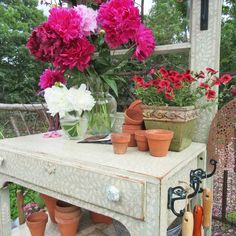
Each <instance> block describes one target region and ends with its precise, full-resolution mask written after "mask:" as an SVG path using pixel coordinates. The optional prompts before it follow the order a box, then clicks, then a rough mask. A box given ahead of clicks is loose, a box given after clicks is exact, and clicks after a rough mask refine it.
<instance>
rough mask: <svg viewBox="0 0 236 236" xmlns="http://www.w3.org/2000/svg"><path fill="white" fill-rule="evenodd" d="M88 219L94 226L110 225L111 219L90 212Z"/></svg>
mask: <svg viewBox="0 0 236 236" xmlns="http://www.w3.org/2000/svg"><path fill="white" fill-rule="evenodd" d="M90 218H91V220H92V222H93V223H94V224H99V223H100V224H107V225H109V224H111V223H112V218H111V217H109V216H104V215H102V214H98V213H96V212H90Z"/></svg>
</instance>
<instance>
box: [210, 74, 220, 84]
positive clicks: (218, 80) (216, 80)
mask: <svg viewBox="0 0 236 236" xmlns="http://www.w3.org/2000/svg"><path fill="white" fill-rule="evenodd" d="M212 82H213V83H214V85H221V81H220V78H219V77H216V76H214V77H213V78H212Z"/></svg>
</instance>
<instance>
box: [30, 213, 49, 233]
mask: <svg viewBox="0 0 236 236" xmlns="http://www.w3.org/2000/svg"><path fill="white" fill-rule="evenodd" d="M47 222H48V215H47V213H45V212H44V211H40V212H34V213H32V214H31V215H30V216H28V217H27V219H26V224H27V226H28V228H29V230H30V233H31V236H44V233H45V229H46V224H47Z"/></svg>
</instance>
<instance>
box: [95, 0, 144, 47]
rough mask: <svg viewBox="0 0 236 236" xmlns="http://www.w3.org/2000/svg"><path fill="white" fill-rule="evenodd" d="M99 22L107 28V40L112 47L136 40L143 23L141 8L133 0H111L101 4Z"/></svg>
mask: <svg viewBox="0 0 236 236" xmlns="http://www.w3.org/2000/svg"><path fill="white" fill-rule="evenodd" d="M97 20H98V23H99V24H100V25H101V27H102V28H103V29H104V30H105V32H106V35H105V41H106V42H107V44H108V46H109V47H110V48H116V47H118V46H120V45H122V44H124V43H128V42H129V40H134V38H135V35H136V31H137V28H139V26H140V24H141V19H140V16H139V10H138V8H137V7H135V6H134V1H133V0H122V1H120V0H111V1H109V2H106V3H103V4H102V5H101V6H100V9H99V12H98V17H97Z"/></svg>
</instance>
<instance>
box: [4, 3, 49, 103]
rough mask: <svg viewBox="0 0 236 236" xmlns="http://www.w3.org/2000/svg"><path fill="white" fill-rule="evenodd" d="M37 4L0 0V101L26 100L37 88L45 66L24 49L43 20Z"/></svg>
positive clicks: (29, 98)
mask: <svg viewBox="0 0 236 236" xmlns="http://www.w3.org/2000/svg"><path fill="white" fill-rule="evenodd" d="M36 6H37V1H36V0H21V1H19V0H2V1H1V2H0V22H1V27H0V101H1V102H6V103H7V102H8V103H9V102H12V103H13V102H18V103H19V102H29V100H32V99H31V98H32V97H33V96H34V95H35V93H36V92H35V91H37V83H38V77H39V75H40V74H41V71H42V70H43V68H44V67H45V65H43V64H42V63H39V62H36V61H35V60H34V59H33V58H31V57H30V56H29V53H28V50H27V49H26V48H25V44H26V42H27V39H28V36H29V34H30V32H31V30H32V29H33V27H35V26H36V25H38V24H40V23H41V22H43V21H44V20H45V18H44V16H43V14H42V12H41V11H39V10H37V9H36ZM35 99H36V98H35ZM35 99H33V100H35Z"/></svg>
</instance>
